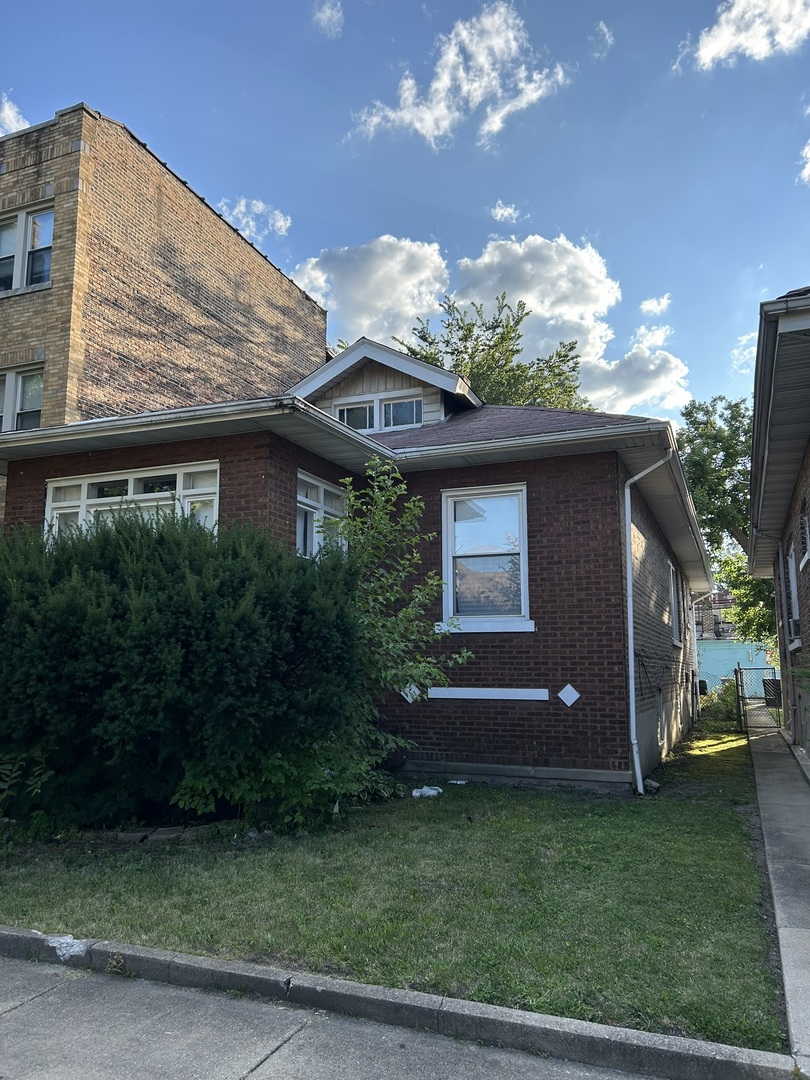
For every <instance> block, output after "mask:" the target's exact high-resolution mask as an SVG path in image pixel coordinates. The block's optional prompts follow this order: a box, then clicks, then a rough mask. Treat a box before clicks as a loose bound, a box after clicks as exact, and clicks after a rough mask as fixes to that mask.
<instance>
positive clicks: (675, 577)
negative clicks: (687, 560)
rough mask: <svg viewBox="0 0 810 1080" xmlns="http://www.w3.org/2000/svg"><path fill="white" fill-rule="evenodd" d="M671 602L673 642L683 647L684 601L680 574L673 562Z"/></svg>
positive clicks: (670, 575)
mask: <svg viewBox="0 0 810 1080" xmlns="http://www.w3.org/2000/svg"><path fill="white" fill-rule="evenodd" d="M669 603H670V612H671V620H672V644H673V645H676V646H677V647H678V648H682V647H683V638H682V637H681V614H682V612H683V603H682V599H681V582H680V575H679V574H678V571H677V570H676V569H675V566H674V565H673V564H672V563H670V564H669Z"/></svg>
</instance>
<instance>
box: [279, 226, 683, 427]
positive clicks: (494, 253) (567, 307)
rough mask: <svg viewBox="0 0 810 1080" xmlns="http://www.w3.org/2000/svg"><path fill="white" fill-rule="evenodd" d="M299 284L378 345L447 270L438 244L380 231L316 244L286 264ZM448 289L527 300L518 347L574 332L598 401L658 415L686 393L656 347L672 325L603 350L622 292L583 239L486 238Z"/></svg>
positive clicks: (459, 295) (444, 285)
mask: <svg viewBox="0 0 810 1080" xmlns="http://www.w3.org/2000/svg"><path fill="white" fill-rule="evenodd" d="M293 277H294V278H295V280H296V281H297V282H298V284H299V285H300V286H301V287H302V288H303V289H305V290H306V291H307V292H308V293H309V294H310V295H311V296H313V297H314V298H315V299H316V300H317V301H318V302H319V303H321V304H323V305H324V306H325V307H327V308H328V309H329V313H330V334H331V335H332V337H333V338H338V337H344V338H346V339H347V340H349V341H352V340H354V339H355V338H357V337H360V336H362V335H366V336H367V337H371V338H376V339H377V340H379V341H382V342H383V343H384V344H390V343H391V338H392V337H394V336H396V337H401V338H404V339H406V340H407V339H408V338H409V337H410V332H411V329H412V327H413V326H414V325H415V324H416V321H417V318H418V317H419V316H422V317H423V318H431V317H434V316H435V315H437V314H438V312H439V310H440V309H439V301H440V300H441V298H442V297H443V296H444V294H445V293H446V292H448V291H449V289H450V280H451V273H450V269H449V268H448V266H447V264H446V262H445V259H444V258H443V256H442V253H441V251H440V250H439V246H438V244H435V243H433V244H429V243H422V242H419V241H415V240H409V239H401V238H397V237H394V236H381V237H378V238H377V239H376V240H372V241H370V242H369V243H368V244H364V245H362V246H360V247H356V248H349V247H346V248H339V249H331V250H326V251H322V252H321V253H320V255H318V256H317V257H316V258H312V259H308V260H307V261H306V262H304V263H301V264H300V265H299V266H297V267H296V269H295V270H294V272H293ZM452 277H453V279H454V282H453V284H454V286H455V290H454V292H453V295H454V297H455V299H456V300H457V301H458V302H459V304H461V305H462V306H468V305H469V304H470V303H471V302H473V301H475V302H476V303H482V304H483V305H484V307H485V309H486V310H487V313H490V312H491V311H492V309H493V301H494V299H495V297H496V296H498V295H499V294H500V293H502V292H506V294H507V299H509V300H510V301H511V302H512V303H513V304H514V303H517V301H518V300H524V301H525V302H526V305H527V306H528V307H529V308H530V309H531V312H532V313H531V315H530V316H529V317H528V318H527V319H526V321H525V322H524V324H523V327H522V329H523V331H524V334H523V346H524V356H525V357H526V358H531V359H533V358H534V357H536V356H547V355H548V354H549V353H550V352H552V351H553V350H554V349H555V348H556V347H557V345H558V344H559V342H560V341H571V340H574V339H576V341H577V342H578V351H579V353H580V355H581V357H582V360H581V368H580V374H581V377H582V392H583V393H584V394H586V395H587V396H588V397H589V398H590V399H591V401H592V402H593V404H594V405H595V406H596V407H597V408H600V409H606V410H608V411H611V412H627V411H630V410H640V411H643V412H645V413H648V414H652V415H657V414H658V413H659V412H660V411H661V410H665V409H671V410H677V409H679V408H681V407H682V406H683V405H684V404H686V402H687V401H688V400H689V398H690V395H689V392H688V390H687V389H686V376H687V374H688V372H687V368H686V365H685V364H684V363H683V362H682V361H681V360H679V359H678V358H677V357H676V356H673V355H672V353H670V352H667V351H665V350H664V349H662V348H661V345H662V344H663V343H664V341H665V339H666V337H667V336H668V335H669V333H670V332H671V331H670V328H669V327H649V328H648V327H642V328H640V329H639V331H638V332H637V334H641V331H642V330H643V331H645V334H644V335H643V336H642V337H637V338H636V339H635V340H634V341H633V342H632V343H631V348H630V351H629V352H627V353H626V355H625V356H623V357H621V358H620V359H618V360H607V359H606V358H605V354H606V350H607V347H608V344H609V342H610V341H611V339H612V338H613V329H612V327H611V326H610V325H609V323H608V322H607V319H606V316H607V314H608V312H609V311H610V309H611V308H612V307H613V306H614V305H615V304H616V303H617V302H618V301H619V300H620V298H621V290H620V288H619V283H618V282H617V281H615V280H613V279H612V278H611V277H610V275H609V273H608V269H607V266H606V264H605V261H604V259H603V258H602V256H601V255H600V254H599V252H598V251H597V250H596V249H595V248H594V247H593V246H592V245H591V244H588V243H585V242H583V243H582V244H580V245H577V244H574V243H572V242H571V241H570V240H568V239H567V238H566V237H565V236H558V237H557V238H556V239H554V240H547V239H546V238H544V237H542V236H538V235H529V236H527V237H525V238H524V239H523V240H516V239H514V238H511V239H509V240H490V241H489V242H488V243H487V245H486V246H485V247H484V249H483V250H482V251H481V253H480V255H479V256H478V257H477V258H466V259H461V260H459V262H458V264H457V266H456V267H455V268H454V271H453V274H452Z"/></svg>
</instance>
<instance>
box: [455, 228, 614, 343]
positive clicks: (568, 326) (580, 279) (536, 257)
mask: <svg viewBox="0 0 810 1080" xmlns="http://www.w3.org/2000/svg"><path fill="white" fill-rule="evenodd" d="M458 281H459V287H458V290H457V296H458V298H459V300H460V301H463V302H466V303H469V302H470V301H477V302H486V301H489V300H490V299H492V298H493V297H495V296H497V295H498V294H499V293H502V292H504V291H505V292H506V294H507V297H508V298H509V299H511V300H512V302H517V301H518V300H525V302H526V305H527V306H528V307H529V308H531V311H532V314H531V315H530V316H529V318H528V319H527V320H526V322H525V323H524V325H523V329H524V331H525V333H524V347H525V352H526V353H527V354H529V353H530V354H531V355H532V356H533V357H534V356H545V355H547V354H548V353H550V352H551V351H552V350H554V349H555V348H556V347H557V345H558V344H559V342H560V341H570V340H572V339H573V338H576V340H577V341H578V342H579V351H580V353H581V354H582V356H583V357H585V356H589V357H598V356H601V355H602V353H603V351H604V348H605V346H606V344H607V342H608V341H610V339H611V338H612V337H613V330H612V329H611V327H610V326H609V325H608V323H606V322H605V321H604V318H603V316H604V315H605V314H606V313H607V311H608V309H609V308H611V307H612V306H613V305H614V304H615V303H616V302H617V301H618V300H619V299H620V298H621V290H620V289H619V284H618V282H617V281H613V280H612V279H611V278H610V277H609V275H608V272H607V267H606V265H605V261H604V259H603V258H602V256H601V255H600V254H599V252H598V251H596V249H595V248H593V247H592V246H591V245H590V244H587V243H586V244H583V245H582V247H577V245H576V244H573V243H571V241H570V240H568V239H566V237H565V236H558V237H557V238H556V240H547V239H545V238H544V237H542V236H537V235H530V236H527V237H526V238H525V239H524V240H522V241H518V240H515V239H510V240H490V241H489V243H488V244H487V245H486V247H485V248H484V250H483V251H482V253H481V255H480V256H479V257H478V258H477V259H461V260H459V263H458Z"/></svg>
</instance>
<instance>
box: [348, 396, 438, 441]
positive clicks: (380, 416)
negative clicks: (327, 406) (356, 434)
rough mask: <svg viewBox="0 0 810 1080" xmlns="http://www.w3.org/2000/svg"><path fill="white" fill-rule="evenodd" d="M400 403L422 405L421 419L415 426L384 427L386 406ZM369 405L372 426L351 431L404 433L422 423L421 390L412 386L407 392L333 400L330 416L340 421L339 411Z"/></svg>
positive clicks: (397, 425) (422, 397)
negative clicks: (412, 402) (408, 402)
mask: <svg viewBox="0 0 810 1080" xmlns="http://www.w3.org/2000/svg"><path fill="white" fill-rule="evenodd" d="M401 401H419V402H421V403H422V417H423V419H422V420H420V421H419V423H417V424H395V425H392V426H390V427H385V426H384V424H383V420H384V412H385V406H386V405H393V404H396V403H397V402H401ZM364 405H370V406H371V409H372V417H373V425H372V427H368V428H354V429H352V430H355V431H360V432H363V433H368V432H370V431H404V430H406V429H407V428H419V427H421V426H422V424H423V423H424V408H425V403H424V395H423V394H422V388H421V387H419V386H412V387H411V388H410V389H409V390H382V391H379V392H377V393H373V394H361V395H357V396H355V397H346V398H335V400H334V401H333V402H332V415H333V416H335V417H336V418H337V419H338V420H339V419H340V416H339V410H340V409H351V408H354V407H357V406H364Z"/></svg>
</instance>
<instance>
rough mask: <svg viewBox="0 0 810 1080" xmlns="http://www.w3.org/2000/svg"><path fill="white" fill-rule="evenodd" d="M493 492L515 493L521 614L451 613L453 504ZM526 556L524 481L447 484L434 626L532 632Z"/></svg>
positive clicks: (469, 631)
mask: <svg viewBox="0 0 810 1080" xmlns="http://www.w3.org/2000/svg"><path fill="white" fill-rule="evenodd" d="M492 495H517V496H518V527H519V529H520V536H519V537H518V544H519V549H520V550H519V552H518V554H519V556H520V592H521V604H520V606H521V611H522V612H523V614H522V615H501V616H495V615H492V616H490V615H483V616H480V615H454V614H453V587H454V586H453V544H452V537H453V525H454V522H453V504H454V502H455V500H456V499H475V498H486V497H487V496H492ZM528 571H529V558H528V526H527V521H526V485H525V484H502V485H499V484H493V485H487V486H485V487H465V488H448V489H445V490H442V577H443V579H444V589H443V592H442V620H443V621H442V622H441V623H439V624H438V625H437V630H439V631H441V632H450V633H464V634H490V633H510V634H514V633H518V634H521V633H532V632H533V631H534V629H535V624H534V621H533V620H532V619H530V618H529V573H528Z"/></svg>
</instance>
